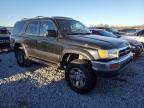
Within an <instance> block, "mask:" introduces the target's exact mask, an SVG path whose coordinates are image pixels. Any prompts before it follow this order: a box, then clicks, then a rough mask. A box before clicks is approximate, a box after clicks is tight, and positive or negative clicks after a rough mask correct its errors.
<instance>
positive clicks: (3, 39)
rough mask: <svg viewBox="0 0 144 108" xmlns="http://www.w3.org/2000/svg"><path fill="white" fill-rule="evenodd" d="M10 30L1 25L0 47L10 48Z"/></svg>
mask: <svg viewBox="0 0 144 108" xmlns="http://www.w3.org/2000/svg"><path fill="white" fill-rule="evenodd" d="M10 48H11V45H10V32H9V31H8V30H7V28H4V27H1V28H0V49H1V50H2V49H8V50H10Z"/></svg>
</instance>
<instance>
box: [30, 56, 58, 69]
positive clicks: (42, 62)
mask: <svg viewBox="0 0 144 108" xmlns="http://www.w3.org/2000/svg"><path fill="white" fill-rule="evenodd" d="M28 59H29V60H31V61H34V62H37V63H40V64H44V65H47V66H52V67H56V68H58V67H59V66H58V64H56V63H52V62H49V61H44V60H41V59H37V58H34V57H29V58H28Z"/></svg>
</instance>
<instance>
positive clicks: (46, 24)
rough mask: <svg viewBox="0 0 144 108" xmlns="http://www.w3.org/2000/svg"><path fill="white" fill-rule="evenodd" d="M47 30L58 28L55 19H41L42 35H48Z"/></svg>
mask: <svg viewBox="0 0 144 108" xmlns="http://www.w3.org/2000/svg"><path fill="white" fill-rule="evenodd" d="M47 30H56V26H55V24H54V23H53V21H51V20H49V21H41V23H40V36H46V35H47Z"/></svg>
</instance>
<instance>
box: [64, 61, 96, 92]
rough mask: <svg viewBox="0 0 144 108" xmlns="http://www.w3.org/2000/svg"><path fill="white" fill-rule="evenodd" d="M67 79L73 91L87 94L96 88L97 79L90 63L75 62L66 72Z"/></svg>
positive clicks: (69, 65) (70, 64)
mask: <svg viewBox="0 0 144 108" xmlns="http://www.w3.org/2000/svg"><path fill="white" fill-rule="evenodd" d="M65 79H66V81H67V83H68V85H69V86H70V88H71V89H72V90H74V91H75V92H77V93H80V94H85V93H88V92H90V91H91V90H92V89H93V88H94V86H95V83H96V79H97V78H96V75H95V74H94V73H93V71H92V69H91V66H90V64H89V63H88V62H86V61H84V60H74V61H72V62H71V63H69V64H68V66H67V68H66V70H65Z"/></svg>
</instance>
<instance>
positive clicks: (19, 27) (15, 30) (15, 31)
mask: <svg viewBox="0 0 144 108" xmlns="http://www.w3.org/2000/svg"><path fill="white" fill-rule="evenodd" d="M24 24H25V22H17V23H16V24H15V25H14V28H13V30H12V34H13V35H16V34H20V33H21V32H22V29H23V27H24Z"/></svg>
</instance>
